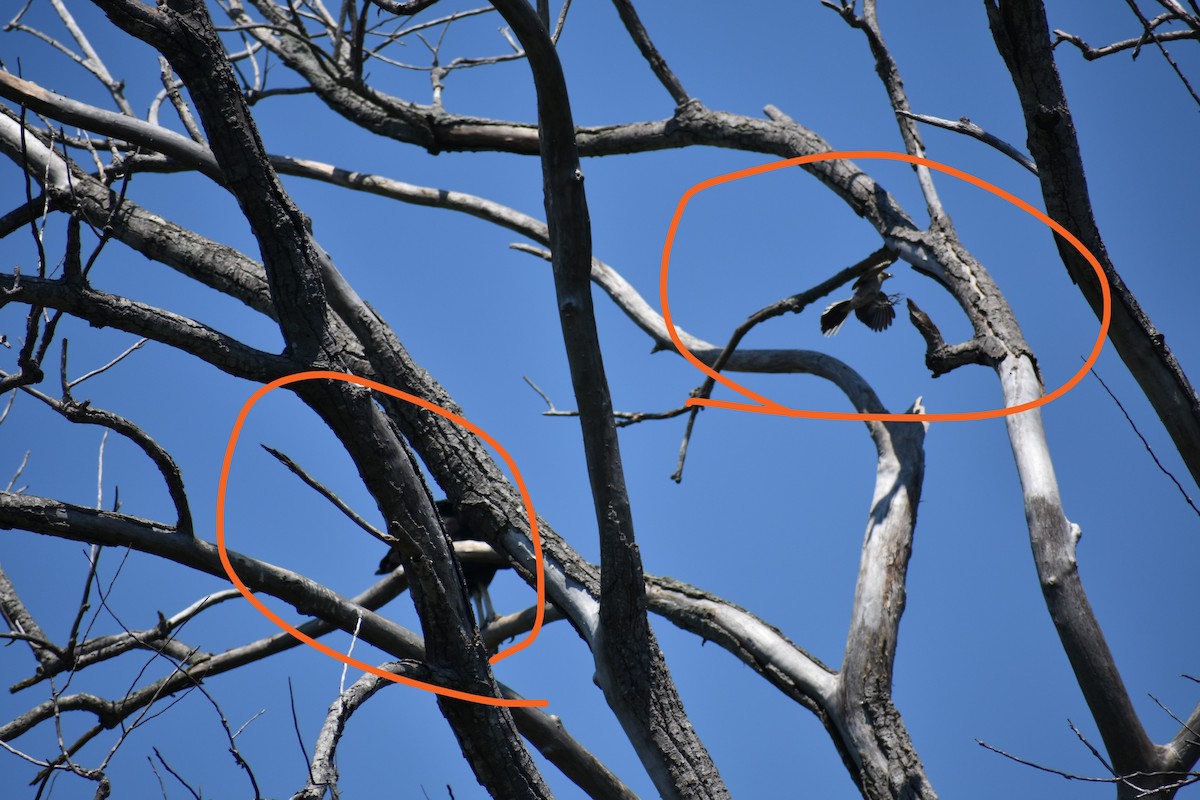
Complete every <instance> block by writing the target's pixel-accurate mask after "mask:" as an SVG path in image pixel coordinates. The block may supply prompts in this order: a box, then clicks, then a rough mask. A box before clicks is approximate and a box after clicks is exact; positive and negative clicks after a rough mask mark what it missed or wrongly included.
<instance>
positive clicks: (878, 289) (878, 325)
mask: <svg viewBox="0 0 1200 800" xmlns="http://www.w3.org/2000/svg"><path fill="white" fill-rule="evenodd" d="M890 277H892V273H890V272H885V271H884V268H883V267H875V268H874V269H872V270H870V271H868V272H866V273H864V274H863V276H862V277H860V278H859V279H858V280H856V281H855V282H854V294H853V295H852V296H851V297H850V298H849V299H848V300H839V301H838V302H836V303H833V304H832V305H830V306H829V307H828V308H826V309H825V310H824V311H823V312H821V333H823V334H825V335H826V336H833V335H834V334H835V333H837V332H838V330H839V329H840V328H841V327H842V323H843V322H845V321H846V318H847V317H849V316H850V312H851V311H853V312H854V315H855V316H856V317H858V318H859V319H860V320H862V323H863V324H864V325H866V326H867V327H868V328H870V329H871V330H873V331H882V330H885V329H886V328H887V327H888V326H889V325H891V324H892V320H894V319H895V318H896V310H895V309H894V308H892V306H893V305H895V304H896V301H897V300H898V299H899V295H895V296H892V295H887V294H884V293H883V282H884V281H886V280H887V279H888V278H890Z"/></svg>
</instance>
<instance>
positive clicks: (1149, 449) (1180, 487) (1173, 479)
mask: <svg viewBox="0 0 1200 800" xmlns="http://www.w3.org/2000/svg"><path fill="white" fill-rule="evenodd" d="M1091 373H1092V376H1093V377H1094V378H1095V379H1096V380H1097V381H1099V382H1100V385H1101V386H1102V387H1104V391H1106V392H1108V396H1109V397H1111V398H1112V401H1113V402H1114V403H1116V404H1117V408H1119V409H1120V410H1121V413H1122V414H1124V415H1125V421H1126V422H1128V423H1129V427H1130V429H1131V430H1132V431H1133V432H1134V434H1135V435H1136V436H1137V437H1138V438H1139V439H1141V440H1142V446H1143V447H1145V448H1146V452H1147V453H1149V454H1150V458H1151V459H1152V460H1153V461H1154V465H1155V466H1156V467H1158V469H1159V471H1160V472H1162V474H1164V475H1166V476H1167V477H1168V478H1170V479H1171V483H1173V484H1175V488H1176V489H1178V490H1179V494H1180V495H1182V496H1183V499H1184V502H1186V503H1187V504H1188V505H1189V506H1191V509H1192V511H1194V512H1195V513H1196V515H1197V516H1200V508H1196V504H1195V503H1193V502H1192V498H1190V497H1188V493H1187V490H1186V489H1184V488H1183V484H1181V483H1180V482H1179V480H1178V479H1177V478H1176V477H1175V475H1174V474H1172V473H1171V471H1170V470H1169V469H1167V468H1166V467H1165V466H1163V463H1162V462H1161V461H1159V460H1158V455H1157V454H1156V453H1155V452H1154V448H1153V447H1151V446H1150V442H1148V441H1146V437H1145V436H1142V432H1141V431H1140V430H1138V426H1137V423H1135V422H1134V421H1133V417H1131V416H1129V412H1128V411H1126V410H1125V406H1123V405H1122V404H1121V401H1120V400H1118V399H1117V396H1116V395H1115V394H1113V391H1112V389H1109V388H1108V384H1107V383H1105V382H1104V379H1103V378H1101V377H1100V373H1099V372H1097V371H1096V370H1095V368H1094V367H1093V368H1092V370H1091Z"/></svg>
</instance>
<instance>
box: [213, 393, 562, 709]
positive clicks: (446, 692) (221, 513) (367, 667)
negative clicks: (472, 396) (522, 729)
mask: <svg viewBox="0 0 1200 800" xmlns="http://www.w3.org/2000/svg"><path fill="white" fill-rule="evenodd" d="M317 379H327V380H335V381H345V382H347V383H356V384H358V385H359V386H365V387H367V388H368V389H374V390H375V391H377V392H384V393H385V394H389V395H391V396H392V397H395V398H398V399H400V400H403V401H405V402H407V403H412V404H413V405H417V406H420V407H421V408H424V409H426V410H428V411H432V412H433V413H434V414H437V415H438V416H441V417H444V418H446V419H448V420H450V421H451V422H453V423H455V424H457V425H461V426H462V427H464V428H466V429H467V430H469V431H471V432H472V433H474V434H475V435H476V436H478V437H480V438H481V439H483V440H484V441H485V442H487V443H488V444H489V445H491V447H492V449H493V450H495V451H496V452H497V453H499V454H500V457H501V458H503V459H504V463H506V464H508V468H509V469H510V470H511V471H512V475H513V481H514V482H515V483H516V485H517V489H518V491H520V493H521V502H522V503H524V505H525V512H526V513H527V514H528V515H529V530H530V536H531V537H532V539H533V551H534V558H535V562H536V566H535V575H536V579H537V581H536V582H537V606H536V608H537V610H536V612H535V616H534V621H533V626H532V628H530V631H529V634H528V635H527V636H526V637H525V638H524V639H522V640H521V641H519V642H517V643H516V644H513V645H511V646H510V647H507V648H505V649H504V650H501V651H500V652H499V653H497V654H496V655H494V656H492V657H491V659H489V660H490V662H491V663H492V664H495V663H496V662H498V661H500V660H502V659H505V658H508V657H509V656H511V655H513V654H514V653H517V652H519V651H521V650H524V649H525V648H526V647H529V645H531V644H533V642H534V640H535V639H537V637H538V634H539V633H540V632H541V630H542V622H543V616H544V612H543V608H544V606H545V605H546V580H545V578H546V572H545V562H544V561H543V559H542V537H541V534H540V533H539V531H538V524H537V515H536V514H535V513H534V510H533V502H532V501H531V500H530V498H529V490H528V489H526V488H525V480H524V479H523V478H522V477H521V471H520V470H519V469H517V464H516V462H515V461H513V459H512V456H510V455H509V454H508V451H507V450H505V449H504V448H503V447H501V446H500V443H499V442H497V441H496V440H495V439H493V438H492V437H491V435H490V434H488V433H487V431H484V430H483V429H482V428H480V427H478V426H477V425H475V424H474V423H472V422H471V421H470V420H468V419H465V418H464V417H460V416H459V415H458V414H455V413H453V412H451V411H447V410H446V409H444V408H442V407H441V406H438V405H434V404H433V403H430V402H429V401H428V400H423V399H421V398H420V397H416V396H415V395H411V394H408V393H407V392H402V391H400V390H399V389H393V388H392V387H391V386H386V385H384V384H382V383H378V382H376V381H372V380H368V379H367V378H360V377H358V376H357V375H349V374H347V373H344V372H328V371H324V370H313V371H310V372H297V373H295V374H293V375H285V376H284V377H282V378H277V379H275V380H273V381H271V382H270V383H268V384H264V385H263V386H261V387H260V388H259V389H258V391H256V392H255V393H254V394H252V395H251V396H250V399H249V400H247V401H246V403H245V404H244V405H243V406H242V410H241V411H240V412H239V413H238V416H237V420H236V421H235V422H234V423H233V430H232V431H231V432H230V434H229V443H228V444H227V445H226V446H225V460H224V461H223V462H222V464H221V477H220V481H219V482H218V484H217V522H216V530H217V551H218V552H219V554H220V556H221V566H223V567H224V568H225V574H226V575H228V576H229V580H230V581H232V582H233V585H234V586H236V587H237V590H238V591H239V592H241V593H242V596H243V597H245V598H246V599H247V600H249V601H250V604H251V605H252V606H254V608H255V609H257V610H258V613H260V614H262V615H263V616H264V617H266V618H267V619H269V620H271V622H273V623H275V624H276V625H277V626H279V627H280V628H281V629H283V630H285V631H287V632H288V633H289V634H291V635H292V636H293V637H294V638H296V639H298V640H299V641H301V642H304V643H305V644H306V645H308V646H309V647H312V648H314V649H316V650H318V651H320V652H322V653H324V654H325V655H327V656H329V657H330V658H335V659H337V660H338V661H341V662H342V663H344V664H349V665H350V666H352V667H354V668H356V669H361V670H363V671H364V672H369V673H371V674H372V675H378V676H379V677H381V678H386V679H387V680H389V681H393V682H395V683H402V684H404V685H406V686H413V687H415V688H417V689H422V690H424V691H427V692H433V693H434V694H439V695H443V696H445V697H453V698H456V699H458V700H466V701H467V702H470V703H480V704H482V705H488V706H507V707H510V708H515V707H530V706H545V705H549V701H548V700H527V699H520V700H510V699H508V698H504V697H490V696H488V695H480V694H472V693H470V692H462V691H459V690H457V689H449V688H447V687H445V686H437V685H435V684H432V683H426V682H424V681H418V680H413V679H412V678H406V677H403V676H401V675H393V674H392V673H390V672H387V671H385V670H382V669H379V668H378V667H376V666H373V665H371V664H367V663H366V662H363V661H359V660H358V659H356V658H351V657H350V656H348V655H345V654H343V653H339V652H338V651H336V650H334V649H333V648H331V647H329V646H327V645H324V644H322V643H321V642H318V641H317V640H316V639H313V638H312V637H311V636H308V635H307V634H305V633H302V632H301V631H299V630H297V629H296V628H295V627H294V626H292V625H290V624H288V623H287V622H286V621H284V620H283V619H282V618H281V617H279V615H277V614H276V613H275V612H274V611H272V610H271V609H269V608H267V607H266V606H265V605H264V604H263V602H262V601H261V600H259V599H258V598H257V597H255V596H254V594H253V593H252V592H251V591H250V589H249V588H248V587H247V586H246V584H244V583H243V582H242V579H241V578H240V577H238V574H237V572H236V571H235V570H234V569H233V564H231V563H230V561H229V553H228V552H227V551H226V549H225V494H226V490H227V489H228V483H229V468H230V466H231V465H232V464H233V451H234V449H235V448H236V447H237V441H238V437H239V436H240V435H241V432H242V427H243V425H244V424H245V422H246V416H247V415H248V414H249V413H250V409H251V408H253V407H254V405H255V404H256V403H257V402H258V401H259V400H261V399H262V398H263V397H265V396H266V395H267V394H268V393H270V392H273V391H274V390H276V389H278V388H279V387H281V386H287V385H288V384H289V383H297V382H299V381H311V380H317Z"/></svg>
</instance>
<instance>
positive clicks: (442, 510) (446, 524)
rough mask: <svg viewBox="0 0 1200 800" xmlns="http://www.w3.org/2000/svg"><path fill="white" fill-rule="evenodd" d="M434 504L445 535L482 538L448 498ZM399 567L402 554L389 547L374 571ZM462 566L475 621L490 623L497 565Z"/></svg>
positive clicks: (455, 538) (383, 572) (379, 572)
mask: <svg viewBox="0 0 1200 800" xmlns="http://www.w3.org/2000/svg"><path fill="white" fill-rule="evenodd" d="M433 506H434V508H436V509H437V512H438V516H439V517H441V518H442V527H443V528H445V529H446V535H447V536H449V537H450V539H451V540H452V541H455V542H465V541H472V540H478V539H479V538H480V537H478V536H476V535H475V533H474V532H473V531H472V530H471V529H470V528H468V527H466V526H465V525H463V523H462V520H461V519H459V516H458V511H457V510H455V508H454V504H453V503H451V502H450V501H449V500H448V499H442V500H438V501H436V502H435V503H434V504H433ZM399 566H401V561H400V554H399V553H397V552H396V551H395V550H389V551H388V552H387V555H385V556H384V557H383V559H382V560H380V562H379V569H378V570H376V571H375V574H376V575H386V574H387V573H389V572H391V571H393V570H394V569H396V568H397V567H399ZM460 566H461V567H462V575H463V583H464V584H465V585H466V589H467V596H469V597H470V598H471V600H472V601H473V602H474V603H475V621H476V622H477V623H479V624H480V625H484V624H486V623H488V622H491V621H492V620H493V619H495V618H496V609H495V608H493V607H492V598H491V596H490V595H489V594H488V585H489V584H491V582H492V578H494V577H496V570H497V569H498V567H497V566H496V565H495V564H483V563H480V562H477V561H476V562H472V561H468V562H465V563H460ZM485 612H486V614H485Z"/></svg>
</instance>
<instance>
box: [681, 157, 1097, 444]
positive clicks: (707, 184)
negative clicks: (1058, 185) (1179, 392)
mask: <svg viewBox="0 0 1200 800" xmlns="http://www.w3.org/2000/svg"><path fill="white" fill-rule="evenodd" d="M871 158H876V159H884V160H887V161H907V162H909V163H910V164H920V165H922V166H926V167H929V168H930V169H935V170H937V171H938V172H944V173H946V174H947V175H951V176H953V177H955V178H959V179H960V180H964V181H966V182H967V183H971V184H974V185H975V186H978V187H979V188H980V189H984V190H986V191H988V192H991V193H992V194H994V195H996V196H997V197H999V198H1000V199H1002V200H1007V201H1008V202H1010V203H1012V204H1013V205H1014V206H1016V207H1017V208H1019V209H1021V210H1022V211H1024V212H1025V213H1027V214H1029V215H1030V216H1032V217H1034V218H1035V219H1037V220H1039V221H1040V222H1042V223H1043V224H1045V225H1047V226H1049V227H1050V228H1052V229H1053V230H1054V232H1055V233H1057V234H1058V235H1059V236H1061V237H1062V238H1063V239H1065V240H1066V241H1068V242H1070V244H1071V246H1072V247H1074V248H1075V249H1076V250H1078V251H1079V252H1080V254H1081V255H1082V256H1083V257H1084V258H1085V259H1087V262H1088V263H1089V264H1091V265H1092V269H1093V270H1095V272H1096V277H1097V278H1098V279H1099V281H1100V292H1101V295H1102V296H1103V298H1104V313H1103V314H1102V315H1101V319H1100V332H1099V333H1098V334H1097V335H1096V344H1095V345H1094V346H1093V347H1092V352H1091V353H1090V354H1089V355H1088V357H1087V360H1086V361H1085V362H1084V364H1083V366H1082V367H1080V369H1079V371H1078V372H1076V373H1075V374H1074V375H1073V376H1072V377H1071V379H1070V380H1069V381H1067V382H1066V383H1064V384H1063V385H1062V386H1060V387H1059V388H1057V389H1055V390H1054V391H1053V392H1050V393H1049V394H1044V395H1042V396H1041V397H1039V398H1038V399H1037V400H1032V401H1030V402H1028V403H1021V404H1020V405H1015V406H1010V407H1008V408H994V409H991V410H989V411H968V412H963V413H952V414H859V413H849V412H840V411H809V410H806V409H798V408H789V407H787V406H785V405H782V404H780V403H777V402H775V401H774V400H771V399H769V398H766V397H763V396H762V395H759V394H756V393H755V392H752V391H750V390H749V389H747V388H746V387H745V386H742V385H741V384H740V383H738V382H737V381H734V380H731V379H729V378H728V377H726V376H725V375H723V374H721V373H719V372H716V371H714V370H713V369H711V368H710V367H709V366H708V365H707V364H705V363H704V362H702V361H701V360H700V359H698V358H696V356H695V354H693V353H692V352H691V351H690V350H688V349H687V347H685V346H684V344H683V342H682V341H680V339H679V333H678V332H677V331H676V330H675V323H674V322H673V321H672V319H671V304H670V301H669V299H668V297H667V272H668V268H669V266H670V263H671V248H672V247H673V246H674V244H675V233H676V230H677V229H678V227H679V221H680V220H681V219H682V218H683V210H684V209H685V208H687V204H688V202H689V201H690V200H691V199H692V198H693V197H695V196H696V195H697V194H699V193H700V192H702V191H704V190H705V189H709V188H711V187H713V186H719V185H721V184H723V183H730V182H732V181H736V180H739V179H741V178H748V177H750V176H752V175H761V174H762V173H764V172H772V171H774V170H777V169H786V168H788V167H795V166H799V165H801V164H811V163H814V162H817V161H833V160H837V159H853V160H862V159H871ZM659 300H660V302H661V303H662V315H663V320H664V321H665V322H666V325H667V333H668V334H669V335H670V337H671V341H672V342H673V343H674V344H675V348H676V349H677V350H678V351H679V354H680V355H682V356H683V357H684V358H685V359H687V360H688V361H689V362H690V363H691V364H692V365H693V366H694V367H696V369H698V370H700V371H701V372H703V373H704V374H705V375H708V376H709V377H710V378H712V379H713V380H715V381H717V382H719V383H721V384H722V385H724V386H726V387H728V388H730V389H732V390H733V391H735V392H737V393H738V394H740V395H742V396H744V397H747V398H749V399H750V400H753V401H754V404H751V403H731V402H726V401H724V400H710V399H702V398H689V399H688V401H687V403H686V405H689V406H693V405H701V406H715V407H717V408H728V409H733V410H735V411H750V412H753V413H757V414H776V415H779V416H784V417H802V418H809V419H839V420H855V421H864V420H876V421H880V422H961V421H965V420H973V419H994V418H996V417H1007V416H1008V415H1009V414H1019V413H1021V412H1022V411H1029V410H1031V409H1034V408H1039V407H1041V406H1044V405H1046V404H1047V403H1049V402H1052V401H1054V400H1057V399H1058V398H1060V397H1062V396H1063V395H1064V394H1066V393H1067V392H1069V391H1071V389H1073V388H1075V384H1077V383H1079V381H1081V380H1083V376H1084V375H1086V374H1087V373H1088V370H1090V369H1091V368H1092V365H1093V364H1095V363H1096V359H1097V358H1099V356H1100V349H1101V348H1102V347H1103V346H1104V340H1105V338H1107V336H1108V325H1109V321H1110V317H1111V316H1112V300H1111V298H1110V296H1109V287H1108V279H1107V278H1106V277H1105V275H1104V270H1103V268H1101V266H1100V262H1099V261H1098V260H1096V257H1095V256H1094V255H1092V253H1091V251H1090V250H1088V249H1087V248H1086V247H1084V246H1083V243H1082V242H1080V241H1079V239H1077V238H1076V237H1075V236H1074V235H1073V234H1072V233H1071V232H1070V231H1068V230H1067V229H1066V228H1064V227H1063V226H1062V225H1060V224H1058V223H1057V222H1056V221H1054V220H1053V219H1051V218H1050V217H1048V216H1047V215H1046V214H1044V213H1042V212H1041V211H1038V210H1037V209H1036V208H1034V207H1033V206H1031V205H1030V204H1029V203H1027V202H1025V201H1024V200H1022V199H1021V198H1019V197H1016V196H1015V195H1012V194H1009V193H1008V192H1006V191H1004V190H1003V189H1001V188H1000V187H998V186H994V185H992V184H990V183H988V182H987V181H985V180H983V179H982V178H978V177H976V176H974V175H972V174H970V173H969V172H963V171H962V170H960V169H955V168H954V167H950V166H947V165H945V164H941V163H938V162H937V161H930V160H929V159H927V158H919V157H917V156H910V155H908V154H906V153H893V152H889V151H887V150H853V151H837V150H834V151H830V152H828V153H814V154H812V155H807V156H799V157H797V158H789V159H786V160H783V161H773V162H770V163H768V164H760V165H759V166H757V167H750V168H748V169H742V170H738V171H737V172H730V173H726V174H725V175H717V176H716V177H713V178H709V179H708V180H705V181H701V182H700V183H697V184H696V185H695V186H693V187H692V188H690V189H688V190H687V191H686V192H684V194H683V197H682V198H680V200H679V204H678V205H677V206H676V207H675V214H674V216H673V217H671V226H670V228H668V230H667V241H666V243H665V244H664V245H663V255H662V271H661V273H660V276H659Z"/></svg>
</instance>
